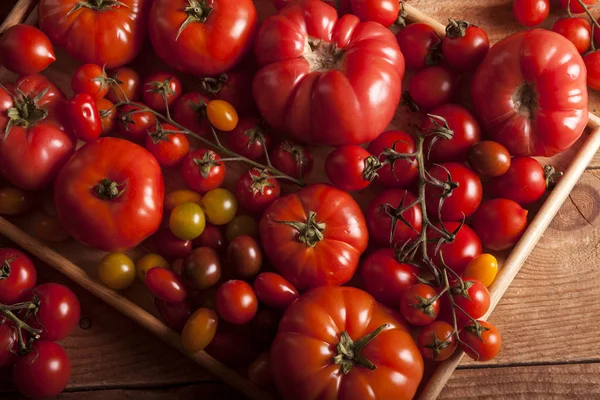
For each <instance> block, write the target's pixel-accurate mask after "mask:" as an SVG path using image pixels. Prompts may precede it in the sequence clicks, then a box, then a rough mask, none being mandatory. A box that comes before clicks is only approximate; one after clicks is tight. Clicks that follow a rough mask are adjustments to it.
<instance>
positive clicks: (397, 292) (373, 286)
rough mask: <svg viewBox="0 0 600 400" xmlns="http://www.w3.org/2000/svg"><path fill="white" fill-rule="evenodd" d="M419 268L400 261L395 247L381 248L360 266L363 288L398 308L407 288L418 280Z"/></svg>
mask: <svg viewBox="0 0 600 400" xmlns="http://www.w3.org/2000/svg"><path fill="white" fill-rule="evenodd" d="M418 273H419V268H418V267H417V266H415V265H412V264H407V263H402V262H400V261H398V259H397V258H396V256H395V254H394V250H393V249H379V250H377V251H376V252H374V253H372V254H370V255H369V256H367V257H366V258H365V259H364V261H363V262H362V264H361V267H360V278H361V281H362V285H363V288H364V289H365V290H366V291H367V292H369V294H370V295H371V296H373V297H375V300H377V301H378V302H380V303H383V304H385V305H387V306H388V307H393V308H397V307H398V305H399V304H400V300H401V299H402V296H403V295H404V292H405V291H406V289H408V288H409V287H410V286H412V285H414V284H416V283H417V282H418V280H417V276H418Z"/></svg>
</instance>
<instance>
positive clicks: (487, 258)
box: [463, 253, 498, 287]
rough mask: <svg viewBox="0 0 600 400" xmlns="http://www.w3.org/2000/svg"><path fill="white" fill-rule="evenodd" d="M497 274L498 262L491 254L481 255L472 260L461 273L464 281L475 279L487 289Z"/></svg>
mask: <svg viewBox="0 0 600 400" xmlns="http://www.w3.org/2000/svg"><path fill="white" fill-rule="evenodd" d="M497 274H498V260H497V259H496V257H494V256H493V255H491V254H487V253H484V254H481V255H479V256H477V257H475V258H474V259H472V260H471V261H470V262H469V263H468V264H467V267H466V268H465V272H463V277H464V278H465V279H467V278H471V279H477V280H478V281H481V283H483V284H484V285H485V286H486V287H489V286H490V285H491V284H492V283H493V282H494V279H496V275H497Z"/></svg>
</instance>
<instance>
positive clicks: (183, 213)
mask: <svg viewBox="0 0 600 400" xmlns="http://www.w3.org/2000/svg"><path fill="white" fill-rule="evenodd" d="M205 226H206V217H205V215H204V210H202V207H200V206H199V205H198V204H196V203H191V202H190V203H183V204H181V205H178V206H177V207H175V208H174V209H173V211H171V215H170V216H169V228H170V229H171V232H173V235H175V236H176V237H178V238H179V239H181V240H193V239H196V238H197V237H198V236H200V235H201V234H202V232H204V227H205Z"/></svg>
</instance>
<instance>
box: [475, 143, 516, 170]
mask: <svg viewBox="0 0 600 400" xmlns="http://www.w3.org/2000/svg"><path fill="white" fill-rule="evenodd" d="M467 160H468V162H469V166H470V167H471V168H472V169H473V170H474V171H475V172H477V174H479V176H481V177H484V178H493V177H495V176H500V175H503V174H505V173H506V171H508V169H509V168H510V162H511V160H510V154H508V150H506V147H504V146H502V145H501V144H500V143H498V142H493V141H491V140H484V141H482V142H479V143H475V144H474V145H473V146H472V147H471V149H470V150H469V153H468V155H467Z"/></svg>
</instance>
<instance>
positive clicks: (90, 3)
mask: <svg viewBox="0 0 600 400" xmlns="http://www.w3.org/2000/svg"><path fill="white" fill-rule="evenodd" d="M121 6H123V7H127V8H129V6H128V5H127V4H125V3H123V2H121V1H118V0H82V1H80V2H79V3H77V4H75V6H74V7H73V8H72V9H71V11H69V12H68V13H67V16H69V15H70V14H72V13H74V12H75V11H77V10H79V9H81V8H84V7H85V8H89V9H91V10H94V11H108V10H110V9H111V8H114V7H121Z"/></svg>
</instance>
